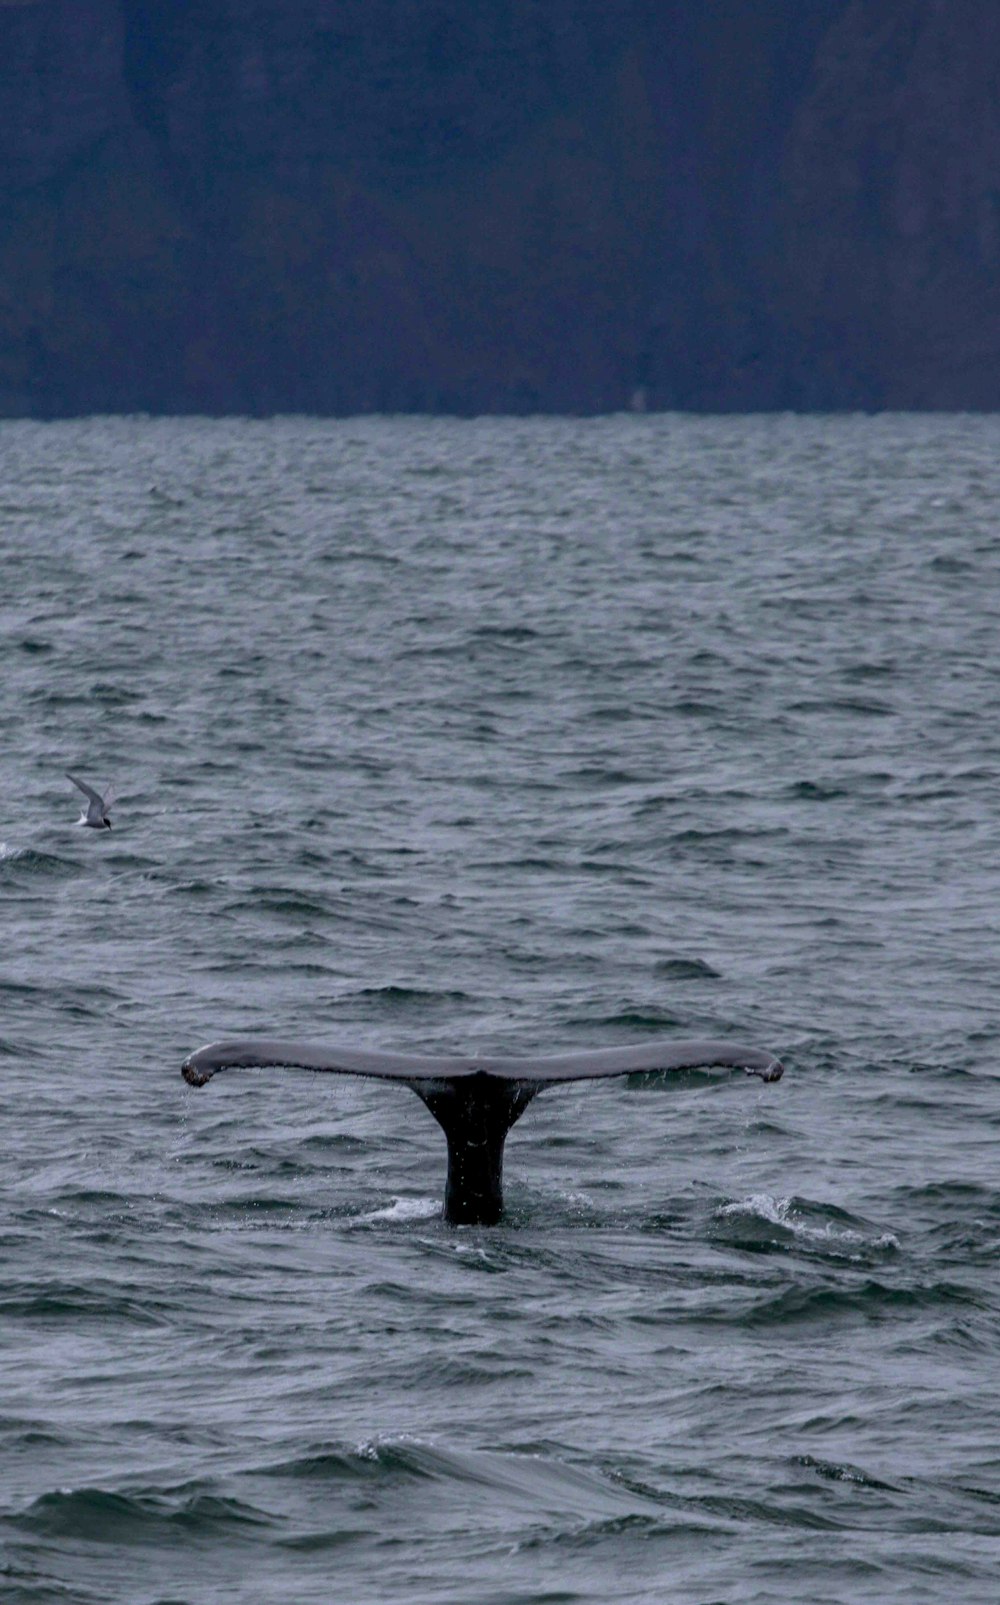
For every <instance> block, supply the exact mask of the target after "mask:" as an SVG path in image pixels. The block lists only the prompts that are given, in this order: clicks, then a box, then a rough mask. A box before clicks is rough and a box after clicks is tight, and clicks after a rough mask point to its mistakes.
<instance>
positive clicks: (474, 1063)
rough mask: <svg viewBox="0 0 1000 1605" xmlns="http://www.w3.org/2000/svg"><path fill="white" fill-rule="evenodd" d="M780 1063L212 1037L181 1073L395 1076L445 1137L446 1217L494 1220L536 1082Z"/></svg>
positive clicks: (699, 1046) (737, 1051) (613, 1051)
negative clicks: (510, 1147) (460, 1052)
mask: <svg viewBox="0 0 1000 1605" xmlns="http://www.w3.org/2000/svg"><path fill="white" fill-rule="evenodd" d="M783 1068H784V1067H783V1066H782V1064H781V1061H780V1059H777V1058H775V1056H774V1054H772V1053H765V1052H763V1051H762V1050H761V1049H759V1048H748V1047H745V1046H743V1044H742V1043H737V1042H721V1041H712V1040H703V1041H702V1040H694V1041H680V1042H671V1041H667V1042H638V1043H634V1044H631V1045H630V1046H628V1047H621V1048H597V1049H593V1050H591V1051H589V1052H584V1053H563V1054H554V1055H550V1056H547V1057H535V1056H533V1057H531V1058H497V1057H494V1056H491V1055H478V1054H477V1055H476V1056H475V1057H474V1058H463V1057H449V1056H443V1055H437V1054H411V1053H381V1052H375V1051H374V1050H370V1049H365V1048H336V1047H324V1046H320V1045H318V1044H315V1043H309V1042H291V1041H283V1040H274V1039H271V1038H266V1037H258V1038H254V1037H247V1038H241V1039H236V1040H233V1041H224V1042H210V1043H209V1044H208V1045H207V1047H204V1048H199V1049H198V1051H197V1052H196V1053H192V1054H190V1055H189V1056H188V1058H187V1059H185V1061H184V1064H183V1066H182V1069H181V1073H182V1075H183V1076H184V1079H185V1081H187V1082H188V1083H189V1084H190V1085H191V1086H192V1087H203V1086H204V1085H205V1083H206V1082H208V1081H210V1080H211V1079H212V1077H213V1076H214V1075H216V1074H217V1073H218V1072H219V1071H220V1070H265V1069H293V1070H317V1071H323V1072H329V1073H332V1074H335V1075H349V1076H369V1077H374V1078H375V1079H377V1080H382V1081H398V1082H401V1083H402V1084H403V1085H404V1086H407V1087H409V1088H410V1089H411V1090H412V1091H413V1092H415V1093H416V1094H417V1096H418V1097H419V1098H421V1099H422V1100H423V1102H424V1103H425V1104H426V1105H427V1107H428V1109H429V1110H430V1112H431V1114H432V1115H433V1116H434V1118H435V1119H436V1120H437V1122H438V1123H439V1125H440V1126H441V1128H442V1130H443V1131H444V1134H445V1138H446V1140H447V1143H448V1178H447V1182H446V1184H445V1197H444V1218H445V1220H446V1221H450V1222H451V1223H452V1224H453V1225H457V1226H458V1225H483V1226H492V1225H494V1224H495V1223H496V1222H497V1221H498V1220H499V1219H500V1215H501V1213H502V1211H503V1150H504V1143H505V1141H506V1138H507V1133H508V1131H509V1130H510V1128H511V1126H513V1124H514V1122H515V1121H516V1120H518V1119H519V1118H520V1116H521V1115H522V1114H523V1113H524V1111H525V1109H527V1107H528V1105H529V1103H530V1102H531V1100H532V1098H534V1097H535V1096H536V1095H537V1094H538V1093H539V1092H541V1091H542V1089H543V1088H544V1087H547V1086H554V1085H557V1084H558V1083H560V1082H564V1081H590V1080H593V1079H594V1078H596V1077H597V1076H627V1075H634V1074H636V1073H638V1072H642V1071H657V1070H715V1069H719V1070H744V1071H746V1073H747V1074H748V1075H753V1076H759V1077H760V1079H761V1080H762V1081H778V1080H780V1078H781V1075H782V1073H783Z"/></svg>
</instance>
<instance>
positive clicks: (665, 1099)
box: [0, 417, 1000, 1605]
mask: <svg viewBox="0 0 1000 1605" xmlns="http://www.w3.org/2000/svg"><path fill="white" fill-rule="evenodd" d="M998 506H1000V419H995V418H979V419H968V418H961V417H938V418H933V417H931V418H919V419H918V418H902V417H884V418H879V419H876V420H872V419H864V418H839V419H790V418H768V419H725V420H722V419H701V420H698V419H682V418H676V417H657V418H653V417H649V418H631V417H630V418H620V419H607V420H601V421H587V422H581V421H516V422H515V421H495V420H493V421H479V422H432V421H403V420H370V421H359V422H319V421H309V420H278V421H274V422H257V423H250V422H243V421H228V422H212V423H209V422H203V421H184V422H181V421H159V422H156V421H148V420H142V419H117V420H115V419H111V420H92V421H86V422H78V423H65V424H50V425H37V424H29V423H23V424H22V423H5V424H3V425H0V614H2V643H0V675H2V679H0V686H2V702H0V779H2V784H3V801H2V815H0V819H2V824H0V842H2V846H0V899H2V902H0V918H2V928H0V929H2V950H0V1005H2V1007H0V1074H2V1079H0V1100H2V1103H0V1107H2V1114H3V1131H4V1143H3V1150H2V1158H0V1189H2V1191H0V1578H2V1588H3V1598H4V1601H5V1605H6V1602H8V1601H9V1602H10V1605H28V1602H31V1605H40V1602H43V1601H44V1602H50V1601H52V1602H73V1605H77V1602H79V1605H92V1602H93V1605H109V1602H122V1605H145V1602H150V1605H152V1602H154V1601H157V1602H161V1605H166V1602H170V1605H178V1602H184V1605H216V1602H220V1605H221V1602H224V1601H240V1602H250V1605H270V1602H279V1601H280V1602H283V1605H284V1602H287V1601H295V1602H296V1605H311V1602H316V1605H327V1602H329V1601H341V1600H344V1601H358V1602H361V1601H365V1602H367V1601H406V1602H408V1605H410V1602H415V1605H420V1602H425V1601H426V1602H444V1601H448V1602H456V1605H529V1602H530V1605H557V1602H565V1605H570V1602H574V1605H575V1602H595V1605H596V1602H602V1605H603V1602H606V1601H611V1600H614V1601H628V1602H636V1605H638V1602H654V1601H655V1602H661V1601H664V1600H670V1601H683V1602H697V1605H706V1602H710V1601H711V1602H725V1605H748V1602H767V1605H773V1602H779V1601H789V1602H793V1601H794V1602H797V1605H799V1602H801V1601H803V1600H809V1601H811V1602H823V1601H837V1602H844V1601H857V1600H873V1601H874V1600H878V1601H905V1602H906V1605H913V1602H918V1601H929V1600H933V1601H942V1602H944V1601H955V1600H961V1601H963V1602H978V1601H982V1602H984V1605H985V1602H989V1605H993V1602H995V1601H996V1599H997V1597H998V1591H1000V1583H998V1558H1000V1543H998V1540H1000V1403H998V1398H997V1377H998V1359H1000V1334H998V1319H1000V1285H998V1275H997V1272H998V1262H1000V1191H998V1184H997V1165H996V1155H997V1141H998V1100H997V1091H998V1087H997V1066H998V1045H1000V1010H998V1006H997V1001H996V994H995V963H996V953H997V948H998V941H1000V929H998V927H1000V914H998V907H1000V868H998V861H1000V855H998V844H1000V817H998V813H1000V811H998V806H997V782H998V777H1000V655H998V652H997V631H998V623H1000V541H998V539H997V530H996V512H997V508H998ZM67 768H68V769H71V770H73V771H74V773H79V774H82V775H83V776H84V777H85V778H88V779H89V780H90V781H91V782H92V783H93V784H95V785H97V786H98V787H99V788H101V787H102V786H103V785H104V784H105V783H106V782H108V781H113V782H114V784H115V785H116V787H117V800H116V802H115V804H114V806H113V807H112V809H111V817H112V821H113V827H114V828H113V829H112V830H111V831H103V832H98V831H93V830H86V829H81V828H80V827H79V826H78V824H77V820H78V818H79V814H80V806H79V805H80V804H81V802H82V799H81V798H80V796H79V794H78V793H77V792H75V791H74V790H73V788H72V786H71V785H70V784H69V782H68V781H67V780H66V779H65V777H64V771H65V770H66V769H67ZM254 1032H267V1033H269V1034H272V1035H286V1036H288V1035H291V1036H300V1037H307V1038H314V1039H318V1040H320V1041H323V1040H326V1041H330V1042H341V1043H352V1044H356V1045H359V1046H369V1047H385V1048H388V1047H399V1048H404V1049H410V1050H415V1051H445V1052H449V1051H451V1052H455V1051H457V1052H468V1051H476V1052H484V1053H485V1052H499V1053H504V1052H510V1053H519V1054H523V1053H532V1052H535V1051H538V1052H542V1053H554V1052H559V1051H568V1050H570V1049H573V1048H584V1047H598V1046H602V1045H607V1044H613V1043H624V1042H629V1041H636V1040H640V1039H642V1038H643V1037H645V1036H672V1035H680V1036H698V1035H712V1036H725V1035H732V1036H735V1037H737V1038H739V1039H742V1040H746V1041H749V1042H754V1043H757V1044H758V1045H760V1046H761V1047H765V1048H768V1049H773V1050H774V1051H776V1052H778V1053H780V1054H781V1056H782V1058H783V1059H784V1061H785V1063H786V1066H787V1073H786V1075H785V1078H784V1080H783V1081H782V1082H780V1083H779V1084H778V1085H776V1086H762V1085H761V1084H760V1083H759V1082H756V1081H750V1080H747V1079H746V1078H743V1077H741V1076H731V1077H723V1078H718V1077H713V1078H708V1077H701V1076H698V1075H685V1076H683V1077H678V1076H674V1077H667V1076H664V1077H660V1078H656V1077H651V1078H645V1079H642V1078H637V1079H634V1080H633V1081H632V1082H628V1081H625V1082H618V1081H607V1082H595V1083H593V1084H590V1085H578V1086H574V1087H565V1088H557V1089H551V1090H549V1091H546V1092H545V1093H544V1094H543V1095H542V1096H541V1097H540V1098H538V1099H537V1100H536V1102H535V1103H534V1104H533V1105H532V1107H531V1108H530V1109H529V1110H528V1112H527V1113H526V1115H525V1116H524V1118H523V1120H522V1121H521V1122H520V1124H519V1125H518V1126H517V1127H516V1128H515V1129H514V1131H513V1132H512V1134H511V1137H510V1139H509V1141H508V1144H507V1161H506V1198H507V1211H506V1215H505V1219H504V1221H503V1223H502V1224H501V1225H500V1226H499V1227H495V1228H464V1229H455V1228H452V1227H449V1226H446V1225H445V1224H444V1223H443V1222H442V1221H441V1219H440V1199H441V1189H442V1184H443V1178H444V1158H445V1155H444V1142H443V1139H442V1136H441V1133H440V1131H439V1130H438V1128H437V1127H436V1125H435V1124H434V1122H433V1121H432V1120H431V1118H430V1117H429V1115H428V1114H427V1112H426V1111H425V1110H424V1109H423V1108H422V1107H421V1105H420V1103H419V1102H418V1100H417V1099H416V1098H414V1097H413V1095H412V1093H411V1092H409V1091H408V1090H406V1089H405V1088H393V1087H391V1086H386V1085H381V1084H376V1083H370V1082H364V1081H355V1080H352V1079H350V1078H340V1077H317V1076H311V1075H309V1074H306V1073H301V1072H300V1073H296V1072H293V1071H272V1072H245V1073H242V1074H240V1073H238V1072H234V1073H233V1074H231V1075H228V1076H222V1077H219V1078H218V1079H217V1080H216V1081H213V1082H212V1084H211V1085H210V1086H209V1087H207V1088H205V1089H204V1090H202V1091H195V1090H193V1089H191V1088H189V1087H188V1086H186V1085H185V1084H184V1082H183V1081H182V1079H181V1077H180V1074H179V1069H180V1064H181V1061H182V1059H183V1057H184V1055H185V1054H186V1053H187V1052H189V1051H190V1050H191V1049H193V1048H194V1047H196V1046H198V1045H199V1044H201V1043H203V1042H205V1041H208V1040H209V1039H211V1038H212V1037H217V1036H221V1035H225V1034H241V1035H245V1034H249V1033H254Z"/></svg>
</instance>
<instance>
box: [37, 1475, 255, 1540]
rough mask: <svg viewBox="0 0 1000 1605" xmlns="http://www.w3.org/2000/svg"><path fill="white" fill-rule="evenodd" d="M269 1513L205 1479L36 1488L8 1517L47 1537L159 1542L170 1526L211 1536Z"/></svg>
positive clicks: (248, 1523)
mask: <svg viewBox="0 0 1000 1605" xmlns="http://www.w3.org/2000/svg"><path fill="white" fill-rule="evenodd" d="M270 1520H271V1518H270V1517H269V1516H268V1514H267V1513H266V1512H264V1511H262V1510H259V1509H257V1508H256V1507H255V1506H253V1505H250V1504H247V1503H246V1502H245V1501H243V1500H241V1499H235V1498H232V1497H229V1496H226V1495H222V1494H219V1493H217V1492H215V1491H214V1490H213V1489H212V1488H211V1486H210V1485H206V1484H198V1483H192V1484H186V1485H183V1486H181V1487H179V1488H177V1489H171V1490H164V1491H161V1490H159V1489H142V1488H138V1489H132V1490H130V1491H128V1492H114V1491H111V1490H109V1489H106V1488H100V1487H96V1488H58V1489H53V1490H52V1491H51V1492H49V1493H44V1494H41V1495H40V1496H39V1497H38V1498H37V1499H35V1500H33V1501H32V1503H31V1504H30V1505H29V1506H28V1507H27V1508H26V1509H25V1510H22V1511H21V1512H20V1513H19V1514H18V1515H16V1516H13V1517H10V1516H8V1521H9V1522H10V1523H11V1525H12V1526H13V1527H15V1528H16V1529H20V1530H21V1531H23V1532H29V1533H34V1534H41V1535H44V1536H45V1537H47V1538H50V1539H63V1540H84V1541H85V1542H88V1543H95V1544H148V1543H161V1542H162V1541H163V1540H164V1538H165V1537H166V1535H167V1533H168V1532H170V1531H176V1530H177V1529H178V1528H180V1529H184V1530H185V1531H186V1532H188V1533H189V1534H190V1535H191V1536H194V1537H204V1538H211V1537H212V1536H213V1535H214V1534H222V1533H225V1532H228V1531H231V1530H232V1529H233V1528H234V1527H235V1528H241V1529H245V1528H247V1527H262V1526H266V1525H268V1524H269V1523H270Z"/></svg>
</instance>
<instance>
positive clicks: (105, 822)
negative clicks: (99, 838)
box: [66, 769, 112, 830]
mask: <svg viewBox="0 0 1000 1605" xmlns="http://www.w3.org/2000/svg"><path fill="white" fill-rule="evenodd" d="M66 779H67V780H72V782H73V784H74V786H76V787H77V788H78V789H79V790H80V791H82V792H83V795H84V796H85V797H86V799H87V812H86V815H85V817H84V818H83V819H81V820H80V824H81V825H92V826H93V828H94V829H95V830H110V829H111V821H110V819H109V818H108V809H109V808H110V807H111V798H112V793H111V791H110V790H109V791H108V797H107V801H106V802H105V800H104V798H103V797H102V796H100V794H99V793H98V792H96V791H95V790H94V788H93V787H92V786H88V785H87V783H86V781H85V780H77V778H76V776H75V775H71V774H70V772H69V770H68V769H67V771H66Z"/></svg>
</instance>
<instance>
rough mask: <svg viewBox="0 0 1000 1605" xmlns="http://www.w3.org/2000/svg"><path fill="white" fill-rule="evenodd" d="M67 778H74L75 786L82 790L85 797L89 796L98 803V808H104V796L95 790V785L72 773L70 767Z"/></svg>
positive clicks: (93, 801)
mask: <svg viewBox="0 0 1000 1605" xmlns="http://www.w3.org/2000/svg"><path fill="white" fill-rule="evenodd" d="M66 779H67V780H72V782H73V784H74V786H76V787H77V788H78V790H80V791H82V792H83V795H84V796H85V797H89V799H90V801H91V802H92V803H96V804H97V806H98V808H102V809H103V807H104V798H103V797H102V796H100V794H99V793H98V792H96V791H95V790H94V788H93V786H88V785H87V782H86V781H85V780H77V778H76V776H75V775H71V774H70V772H69V770H68V769H67V770H66Z"/></svg>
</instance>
